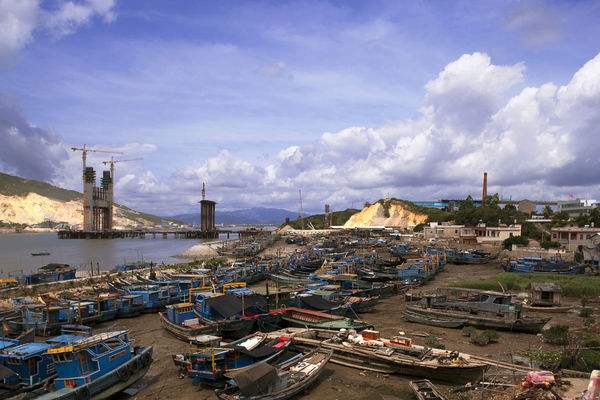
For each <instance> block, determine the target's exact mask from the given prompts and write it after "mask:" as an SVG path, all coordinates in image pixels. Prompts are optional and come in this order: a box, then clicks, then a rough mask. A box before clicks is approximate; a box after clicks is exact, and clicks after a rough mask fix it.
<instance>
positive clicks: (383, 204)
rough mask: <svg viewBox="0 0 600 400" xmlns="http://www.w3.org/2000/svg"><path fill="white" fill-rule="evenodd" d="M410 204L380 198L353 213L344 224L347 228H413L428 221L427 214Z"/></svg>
mask: <svg viewBox="0 0 600 400" xmlns="http://www.w3.org/2000/svg"><path fill="white" fill-rule="evenodd" d="M410 204H411V203H408V202H406V201H402V200H396V199H389V200H387V199H386V200H379V201H378V202H376V203H374V204H371V205H369V206H366V207H365V208H363V209H362V211H360V212H358V213H356V214H354V215H352V216H351V217H350V219H349V220H348V221H347V222H346V223H345V224H344V226H345V227H347V228H355V227H360V226H385V227H394V228H412V227H414V226H415V225H418V224H422V223H424V222H426V221H427V218H428V217H427V215H426V214H423V213H420V212H417V211H414V210H412V209H411V207H410Z"/></svg>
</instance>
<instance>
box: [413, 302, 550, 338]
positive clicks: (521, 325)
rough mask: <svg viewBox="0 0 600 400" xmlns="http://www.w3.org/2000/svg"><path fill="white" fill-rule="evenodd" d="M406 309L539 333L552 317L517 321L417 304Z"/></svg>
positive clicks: (494, 327)
mask: <svg viewBox="0 0 600 400" xmlns="http://www.w3.org/2000/svg"><path fill="white" fill-rule="evenodd" d="M406 310H407V311H409V312H412V313H414V314H421V315H425V316H428V317H438V318H446V319H451V318H456V319H463V320H465V321H466V324H467V325H471V326H474V327H477V328H486V329H499V330H506V331H513V332H523V333H533V334H537V333H539V332H540V331H541V330H542V328H543V327H544V325H546V323H547V322H548V321H549V320H550V318H527V319H526V318H522V319H518V320H516V321H505V320H503V319H501V318H493V317H489V316H484V315H481V314H469V313H461V312H456V311H453V310H446V309H434V308H427V309H425V308H421V307H416V306H407V307H406Z"/></svg>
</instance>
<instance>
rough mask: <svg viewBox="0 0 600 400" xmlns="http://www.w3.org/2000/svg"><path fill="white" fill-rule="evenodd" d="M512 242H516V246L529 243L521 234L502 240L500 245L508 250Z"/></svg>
mask: <svg viewBox="0 0 600 400" xmlns="http://www.w3.org/2000/svg"><path fill="white" fill-rule="evenodd" d="M513 244H516V245H517V246H527V245H529V239H527V238H526V237H523V236H513V237H509V238H508V239H505V240H504V242H502V246H503V247H504V248H505V249H507V250H510V249H511V248H512V245H513Z"/></svg>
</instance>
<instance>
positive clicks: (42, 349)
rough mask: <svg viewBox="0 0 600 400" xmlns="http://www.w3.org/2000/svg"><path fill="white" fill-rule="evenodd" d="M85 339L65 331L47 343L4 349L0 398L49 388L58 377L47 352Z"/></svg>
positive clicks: (0, 360) (0, 357) (26, 344)
mask: <svg viewBox="0 0 600 400" xmlns="http://www.w3.org/2000/svg"><path fill="white" fill-rule="evenodd" d="M84 338H85V336H82V335H81V334H80V333H79V332H68V331H65V332H63V333H62V334H61V335H59V336H56V337H54V338H51V339H48V340H47V341H46V342H32V343H25V344H20V345H16V346H9V347H8V348H4V349H3V350H2V351H1V352H0V370H1V371H2V373H1V374H0V379H1V380H0V398H6V397H11V396H14V395H16V394H18V393H21V392H29V391H32V390H35V389H36V388H39V387H42V386H44V385H46V384H48V383H49V382H50V381H51V380H52V379H53V378H54V377H55V376H56V369H55V366H54V362H53V360H52V358H51V357H50V356H48V354H47V351H48V350H49V349H51V348H54V347H57V346H62V345H65V344H69V343H72V342H75V341H78V340H82V339H84Z"/></svg>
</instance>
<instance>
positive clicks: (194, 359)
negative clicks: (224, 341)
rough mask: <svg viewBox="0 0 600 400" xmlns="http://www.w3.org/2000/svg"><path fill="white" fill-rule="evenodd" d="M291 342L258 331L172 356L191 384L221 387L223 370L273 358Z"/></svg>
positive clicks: (233, 369) (237, 368)
mask: <svg viewBox="0 0 600 400" xmlns="http://www.w3.org/2000/svg"><path fill="white" fill-rule="evenodd" d="M290 342H291V341H290V340H289V338H287V337H279V338H274V339H271V338H268V337H267V335H266V334H264V333H261V332H257V333H254V334H252V335H249V336H246V337H244V338H242V339H240V340H237V341H235V342H231V343H229V344H228V345H225V346H223V347H208V348H205V349H197V350H196V351H194V352H192V353H188V354H177V355H173V362H174V363H175V365H176V366H177V367H178V368H179V369H180V371H182V373H184V374H185V375H187V376H188V377H190V378H191V379H192V382H193V383H194V384H208V385H212V386H220V385H223V384H224V383H225V380H226V378H225V376H224V374H225V373H229V372H232V371H236V370H240V369H243V368H246V367H248V366H250V365H252V364H255V363H257V362H261V361H263V362H270V361H274V360H275V359H276V358H277V357H278V356H279V355H281V354H282V353H283V351H284V350H285V349H286V348H287V347H288V346H289V344H290Z"/></svg>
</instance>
